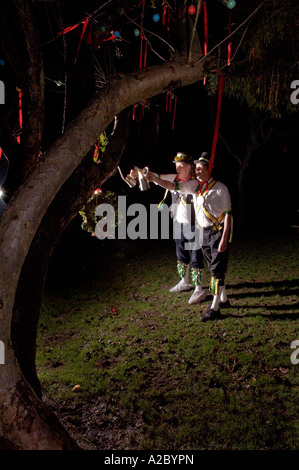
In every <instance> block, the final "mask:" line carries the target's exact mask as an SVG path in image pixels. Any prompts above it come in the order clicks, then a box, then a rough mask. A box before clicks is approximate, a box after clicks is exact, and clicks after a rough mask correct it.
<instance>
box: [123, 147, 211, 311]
mask: <svg viewBox="0 0 299 470" xmlns="http://www.w3.org/2000/svg"><path fill="white" fill-rule="evenodd" d="M173 163H175V166H176V173H171V174H166V175H158V174H157V173H152V172H149V173H148V174H150V175H152V177H154V179H152V180H151V181H153V182H155V183H156V184H158V185H160V186H163V184H164V183H173V184H174V187H173V189H171V190H170V191H171V199H172V204H171V215H172V217H173V220H174V239H175V243H176V257H177V273H178V275H179V278H180V281H179V283H178V284H176V285H175V286H174V287H172V288H171V289H170V292H183V291H190V290H191V289H192V286H194V288H195V289H194V292H193V294H192V295H191V297H190V299H189V304H191V305H192V304H196V303H199V302H202V301H203V300H205V298H206V296H207V292H206V291H205V290H204V289H203V288H202V281H203V271H204V264H203V254H202V251H201V248H200V246H198V244H196V240H195V239H194V238H195V237H194V233H195V211H194V204H193V195H192V194H181V193H180V192H178V191H177V190H176V187H175V185H176V184H179V183H185V182H188V183H189V185H190V188H193V190H194V191H195V189H196V187H197V186H198V181H197V179H196V177H195V173H194V164H193V158H192V157H191V156H189V155H187V154H186V153H181V152H179V153H177V155H176V156H175V158H174V160H173ZM130 176H132V177H134V178H136V170H131V172H130ZM160 183H161V184H160ZM166 195H167V193H165V196H164V199H165V198H166ZM190 267H191V278H192V285H191V284H190V283H189V270H190Z"/></svg>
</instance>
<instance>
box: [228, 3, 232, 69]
mask: <svg viewBox="0 0 299 470" xmlns="http://www.w3.org/2000/svg"><path fill="white" fill-rule="evenodd" d="M231 34H232V12H231V10H229V12H228V35H229V36H231ZM231 52H232V40H231V37H230V39H229V41H228V45H227V65H230V62H231Z"/></svg>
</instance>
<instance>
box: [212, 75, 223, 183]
mask: <svg viewBox="0 0 299 470" xmlns="http://www.w3.org/2000/svg"><path fill="white" fill-rule="evenodd" d="M218 73H220V72H218ZM224 82H225V79H224V76H223V75H222V74H221V73H220V79H219V86H218V103H217V114H216V123H215V130H214V136H213V143H212V149H211V158H210V161H209V174H211V172H212V168H213V163H214V157H215V151H216V145H217V140H218V133H219V124H220V113H221V102H222V93H223V88H224Z"/></svg>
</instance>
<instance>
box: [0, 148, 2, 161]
mask: <svg viewBox="0 0 299 470" xmlns="http://www.w3.org/2000/svg"><path fill="white" fill-rule="evenodd" d="M1 157H2V148H1V147H0V160H1Z"/></svg>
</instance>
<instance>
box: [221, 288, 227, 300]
mask: <svg viewBox="0 0 299 470" xmlns="http://www.w3.org/2000/svg"><path fill="white" fill-rule="evenodd" d="M219 297H220V302H226V301H227V295H226V290H225V286H219Z"/></svg>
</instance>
